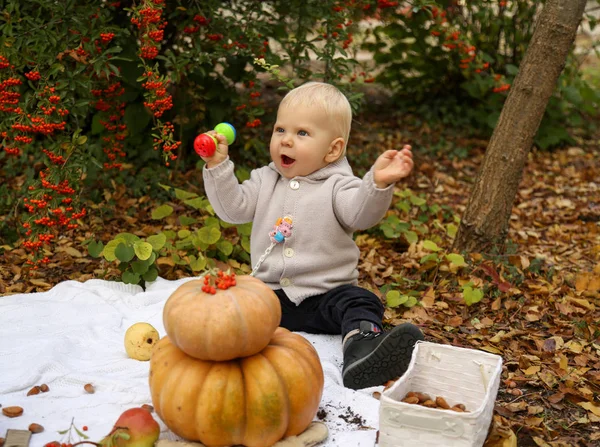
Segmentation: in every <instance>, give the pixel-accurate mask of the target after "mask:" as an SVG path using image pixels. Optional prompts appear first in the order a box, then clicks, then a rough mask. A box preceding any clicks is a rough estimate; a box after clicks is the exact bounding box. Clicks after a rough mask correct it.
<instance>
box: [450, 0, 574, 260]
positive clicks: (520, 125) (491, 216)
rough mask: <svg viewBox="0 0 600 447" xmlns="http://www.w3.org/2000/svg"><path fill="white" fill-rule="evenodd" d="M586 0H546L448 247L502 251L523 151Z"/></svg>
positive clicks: (526, 150)
mask: <svg viewBox="0 0 600 447" xmlns="http://www.w3.org/2000/svg"><path fill="white" fill-rule="evenodd" d="M585 4H586V0H548V1H547V3H546V5H545V6H544V8H543V10H542V12H541V13H540V16H539V18H538V20H537V24H536V28H535V30H534V33H533V36H532V38H531V42H530V43H529V46H528V48H527V51H526V53H525V56H524V58H523V61H522V62H521V67H520V69H519V73H518V74H517V76H516V78H515V80H514V83H513V85H512V86H511V89H510V92H509V94H508V98H507V99H506V102H505V104H504V107H503V108H502V113H501V114H500V118H499V120H498V124H497V125H496V128H495V129H494V132H493V134H492V137H491V139H490V142H489V144H488V147H487V150H486V154H485V157H484V159H483V163H482V166H481V168H480V170H479V173H478V175H477V179H476V180H475V185H474V187H473V190H472V192H471V195H470V196H469V200H468V202H467V207H466V209H465V212H464V213H463V216H462V220H461V223H460V226H459V229H458V233H457V235H456V238H455V240H454V245H453V247H452V248H453V250H454V251H457V252H460V251H467V252H470V253H474V252H490V251H492V250H493V249H496V250H499V251H500V252H503V251H504V248H503V245H504V241H505V239H506V235H507V234H508V222H509V218H510V214H511V210H512V206H513V203H514V200H515V196H516V194H517V189H518V187H519V182H520V180H521V177H522V175H523V168H524V166H525V162H526V160H527V155H528V153H529V151H530V149H531V146H532V145H533V139H534V137H535V134H536V132H537V130H538V127H539V125H540V122H541V121H542V117H543V115H544V111H545V110H546V106H547V104H548V100H549V99H550V96H551V95H552V92H553V91H554V88H555V86H556V82H557V80H558V77H559V75H560V73H561V72H562V70H563V68H564V66H565V63H566V59H567V56H568V54H569V51H570V50H571V46H572V45H573V41H574V40H575V35H576V33H577V28H578V26H579V22H580V21H581V17H582V15H583V12H584V9H585Z"/></svg>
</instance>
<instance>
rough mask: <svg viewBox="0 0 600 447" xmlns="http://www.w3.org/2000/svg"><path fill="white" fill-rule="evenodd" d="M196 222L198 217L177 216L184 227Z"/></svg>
mask: <svg viewBox="0 0 600 447" xmlns="http://www.w3.org/2000/svg"><path fill="white" fill-rule="evenodd" d="M196 222H198V219H196V218H194V217H188V216H179V223H180V224H181V225H183V226H184V227H187V226H190V225H193V224H195V223H196Z"/></svg>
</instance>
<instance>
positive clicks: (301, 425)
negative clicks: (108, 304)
mask: <svg viewBox="0 0 600 447" xmlns="http://www.w3.org/2000/svg"><path fill="white" fill-rule="evenodd" d="M150 391H151V394H152V403H153V405H154V408H155V410H156V412H157V413H158V415H159V416H160V418H161V419H162V420H163V421H164V423H165V424H166V425H167V427H169V429H171V430H172V431H173V432H174V433H176V434H177V435H179V436H181V437H183V438H186V439H188V440H193V441H200V442H202V443H203V444H205V445H207V446H208V447H215V446H230V445H237V444H242V445H245V446H248V447H267V446H272V445H273V444H274V443H275V442H277V441H279V440H280V439H282V438H283V437H285V436H293V435H297V434H299V433H301V432H303V431H304V430H305V429H306V428H307V427H308V425H309V424H310V422H311V421H312V420H313V418H314V416H315V414H316V413H317V410H318V408H319V402H320V401H321V395H322V393H323V369H322V367H321V362H320V360H319V356H318V354H317V352H316V350H315V349H314V348H313V346H312V345H311V344H310V342H309V341H308V340H306V339H305V338H304V337H302V336H300V335H298V334H294V333H292V332H290V331H288V330H287V329H284V328H277V330H276V331H275V333H274V334H273V338H272V339H271V342H270V343H269V345H268V346H267V347H266V348H265V349H263V350H262V351H261V352H260V353H258V354H256V355H253V356H251V357H245V358H238V359H235V360H230V361H228V362H213V361H204V360H198V359H195V358H193V357H190V356H188V355H186V354H185V353H184V352H182V351H181V350H179V349H177V347H176V346H174V345H173V343H171V340H169V337H163V338H162V339H161V340H160V341H159V342H158V343H157V345H156V346H155V347H154V350H153V352H152V358H151V359H150Z"/></svg>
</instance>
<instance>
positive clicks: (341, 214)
mask: <svg viewBox="0 0 600 447" xmlns="http://www.w3.org/2000/svg"><path fill="white" fill-rule="evenodd" d="M233 169H234V165H233V162H232V161H231V160H230V159H229V158H228V159H226V160H225V161H223V162H222V163H220V164H218V165H217V166H214V167H212V168H210V169H209V168H207V167H206V166H205V167H204V169H203V178H204V187H205V190H206V194H207V196H208V199H209V200H210V203H211V205H212V207H213V208H214V210H215V212H216V213H217V215H218V216H219V217H220V218H221V219H223V220H224V221H226V222H229V223H234V224H239V223H246V222H252V223H253V224H252V234H251V244H250V245H251V260H252V266H255V265H256V263H257V262H258V260H259V258H260V257H261V256H262V255H263V253H264V252H265V250H266V249H267V248H268V247H269V245H271V240H270V239H269V232H270V231H272V230H273V228H274V225H275V223H276V221H277V219H278V218H280V217H284V216H291V217H292V220H293V229H292V235H291V236H290V237H289V238H286V239H285V241H284V242H283V243H278V244H277V245H276V246H275V247H274V248H273V250H272V252H271V253H270V254H269V255H268V256H267V257H266V258H265V260H264V262H263V263H262V264H261V266H260V268H259V269H258V271H257V272H256V274H255V276H256V277H257V278H259V279H260V280H262V281H264V282H265V283H266V284H267V285H268V286H270V287H271V288H272V289H274V290H277V289H281V288H283V290H284V291H285V293H286V295H287V296H288V297H289V298H290V300H291V301H293V302H294V303H296V305H298V304H300V303H301V302H302V301H303V300H304V299H305V298H307V297H309V296H313V295H318V294H321V293H325V292H327V291H328V290H331V289H333V288H334V287H337V286H340V285H343V284H354V285H356V284H357V278H358V270H357V265H358V259H359V249H358V247H357V246H356V244H355V242H354V240H353V238H352V235H353V232H354V231H356V230H364V229H367V228H370V227H372V226H374V225H376V224H377V223H378V222H379V221H380V220H381V219H382V217H383V216H384V215H385V213H386V211H387V209H388V208H389V206H390V203H391V200H392V195H393V190H394V186H393V185H390V186H388V187H387V188H385V189H379V188H377V187H376V185H375V182H374V181H373V172H372V170H371V171H369V172H368V173H367V174H366V175H365V176H364V178H363V179H360V178H358V177H355V176H354V175H353V174H352V168H351V167H350V165H349V163H348V161H347V159H346V158H345V157H344V158H341V159H340V160H338V161H336V162H334V163H331V164H329V165H328V166H326V167H324V168H322V169H320V170H318V171H316V172H313V173H312V174H310V175H308V176H306V177H295V178H293V179H286V178H285V177H283V176H282V175H281V174H280V173H279V172H278V171H277V168H276V167H275V164H274V163H270V164H269V165H268V166H264V167H262V168H258V169H255V170H253V171H252V172H251V174H250V178H249V179H248V180H246V181H244V182H243V183H241V184H240V183H239V182H238V180H237V178H236V177H235V175H234V172H233Z"/></svg>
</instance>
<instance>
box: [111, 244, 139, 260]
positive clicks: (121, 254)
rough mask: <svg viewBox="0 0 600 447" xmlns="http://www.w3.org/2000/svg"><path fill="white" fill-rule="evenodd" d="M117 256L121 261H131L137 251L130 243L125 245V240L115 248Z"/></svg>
mask: <svg viewBox="0 0 600 447" xmlns="http://www.w3.org/2000/svg"><path fill="white" fill-rule="evenodd" d="M115 256H116V257H117V259H118V260H119V261H121V262H129V261H131V260H132V259H133V257H134V256H135V251H134V250H133V248H131V247H130V246H128V245H125V244H124V243H123V242H121V243H119V245H117V248H116V249H115Z"/></svg>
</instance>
